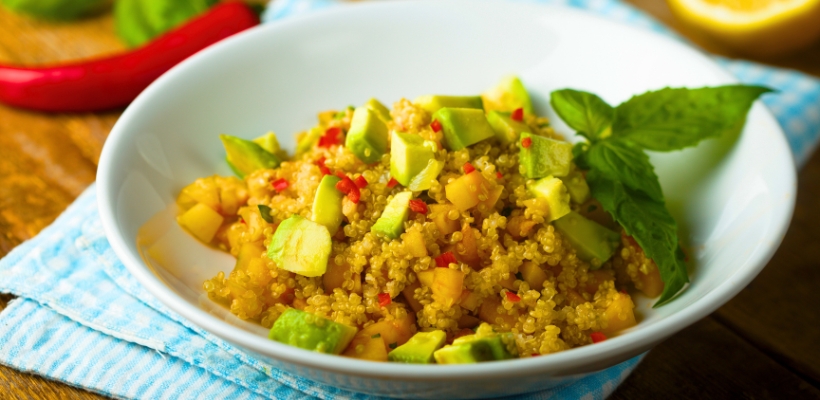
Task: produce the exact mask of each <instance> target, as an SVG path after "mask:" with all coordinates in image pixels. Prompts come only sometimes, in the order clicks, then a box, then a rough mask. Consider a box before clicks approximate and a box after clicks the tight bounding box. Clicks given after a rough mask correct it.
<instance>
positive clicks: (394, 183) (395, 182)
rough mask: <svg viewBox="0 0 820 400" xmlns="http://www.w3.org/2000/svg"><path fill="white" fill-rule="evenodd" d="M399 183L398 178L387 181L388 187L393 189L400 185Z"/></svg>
mask: <svg viewBox="0 0 820 400" xmlns="http://www.w3.org/2000/svg"><path fill="white" fill-rule="evenodd" d="M398 184H399V181H397V180H396V178H393V177H391V178H390V180H389V181H387V187H388V188H390V189H392V188H393V187H394V186H396V185H398Z"/></svg>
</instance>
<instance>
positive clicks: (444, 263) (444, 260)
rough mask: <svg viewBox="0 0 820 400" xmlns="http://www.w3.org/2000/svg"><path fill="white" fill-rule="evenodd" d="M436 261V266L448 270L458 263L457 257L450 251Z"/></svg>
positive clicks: (442, 254)
mask: <svg viewBox="0 0 820 400" xmlns="http://www.w3.org/2000/svg"><path fill="white" fill-rule="evenodd" d="M435 260H436V266H438V267H439V268H447V267H449V266H450V264H455V263H457V262H458V261H457V260H456V256H454V255H453V253H452V252H449V251H446V252H444V253H441V255H440V256H438V257H436V258H435Z"/></svg>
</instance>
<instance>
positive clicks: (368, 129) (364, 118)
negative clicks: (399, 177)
mask: <svg viewBox="0 0 820 400" xmlns="http://www.w3.org/2000/svg"><path fill="white" fill-rule="evenodd" d="M345 147H347V148H348V149H350V151H351V152H353V154H355V155H356V157H358V158H359V160H362V161H364V162H365V163H367V164H372V163H374V162H376V161H379V159H381V157H382V155H384V153H386V152H387V125H386V124H385V123H384V121H382V120H381V118H379V115H378V114H377V113H376V112H375V111H373V110H371V109H369V108H367V107H356V110H355V111H353V118H351V120H350V129H349V130H348V131H347V138H346V139H345Z"/></svg>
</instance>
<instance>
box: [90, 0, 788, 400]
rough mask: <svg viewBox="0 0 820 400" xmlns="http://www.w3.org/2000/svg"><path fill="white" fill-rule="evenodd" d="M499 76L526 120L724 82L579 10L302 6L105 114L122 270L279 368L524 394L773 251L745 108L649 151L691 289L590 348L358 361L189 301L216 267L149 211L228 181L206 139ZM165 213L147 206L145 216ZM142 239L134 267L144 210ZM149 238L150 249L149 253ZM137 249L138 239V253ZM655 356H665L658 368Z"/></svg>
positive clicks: (767, 117) (643, 336) (601, 354)
mask: <svg viewBox="0 0 820 400" xmlns="http://www.w3.org/2000/svg"><path fill="white" fill-rule="evenodd" d="M508 73H516V74H518V75H520V76H521V77H522V79H523V81H524V83H525V84H526V86H527V87H528V88H529V90H530V92H531V94H532V97H533V99H534V103H535V106H536V109H537V111H538V112H539V113H541V114H545V115H548V116H550V117H553V122H554V125H555V126H556V128H557V129H558V130H559V131H564V132H566V133H567V134H568V136H569V132H570V131H569V130H568V129H566V126H565V125H563V124H562V123H560V121H558V119H557V118H555V116H554V114H553V113H552V111H551V110H550V109H549V107H548V98H549V93H550V91H552V90H554V89H558V88H564V87H572V88H577V89H583V90H588V91H591V92H594V93H597V94H599V95H601V96H602V97H603V98H604V99H605V100H607V101H609V102H610V103H612V104H617V103H619V102H621V101H623V100H626V99H627V98H629V97H630V96H631V95H633V94H637V93H641V92H643V91H646V90H650V89H658V88H661V87H664V86H689V87H696V86H704V85H717V84H726V83H733V82H734V79H733V78H732V77H731V76H729V75H728V74H727V73H726V72H725V71H723V70H722V69H721V68H719V67H718V66H717V65H715V64H714V63H713V62H712V61H711V60H709V59H708V58H707V57H705V56H704V55H702V54H701V53H699V52H698V51H695V50H693V49H692V48H690V47H688V46H686V45H685V44H682V43H680V42H677V41H674V40H670V39H667V38H664V37H661V36H659V35H656V34H652V33H647V32H645V31H643V30H639V29H635V28H631V27H628V26H624V25H620V24H618V23H614V22H611V21H607V20H604V19H601V18H598V17H595V16H590V15H588V14H585V13H583V12H580V11H576V10H571V9H566V8H559V7H547V6H538V5H524V4H510V3H507V2H492V3H484V2H474V1H467V0H464V1H452V2H449V1H448V2H433V1H427V2H377V3H371V4H360V5H353V6H349V7H342V8H335V9H331V10H329V11H321V12H317V13H315V14H313V15H309V16H305V17H295V18H292V19H289V20H286V21H283V22H279V23H274V24H270V25H267V26H263V27H260V28H257V29H253V30H251V31H249V32H246V33H243V34H240V35H238V36H236V37H234V38H231V39H228V40H226V41H224V42H222V43H220V44H218V45H216V46H213V47H212V48H210V49H207V50H206V51H203V52H201V53H200V54H197V55H196V56H194V57H192V58H190V59H189V60H187V61H185V62H183V63H182V64H180V65H179V66H177V67H176V68H174V69H173V70H171V71H170V72H168V73H167V74H165V75H164V76H162V77H161V78H160V79H158V80H157V81H156V82H155V83H154V84H153V85H151V86H150V87H149V88H148V89H147V90H146V91H145V92H144V93H142V95H140V97H139V98H138V99H137V100H136V101H134V102H133V104H131V106H130V107H128V109H127V110H126V111H125V113H124V114H123V115H122V117H121V118H120V119H119V121H118V122H117V124H116V126H115V127H114V129H113V131H112V132H111V135H110V136H109V138H108V141H107V142H106V145H105V149H104V150H103V154H102V158H101V160H100V168H99V171H100V172H99V175H98V190H99V202H100V212H101V215H102V220H103V224H104V226H105V231H106V233H107V235H108V238H109V240H110V242H111V245H112V246H113V248H114V250H115V251H116V253H117V255H118V256H119V257H120V258H121V260H122V261H123V262H124V263H125V265H126V266H127V267H128V269H129V270H130V271H131V273H133V274H134V276H135V277H136V278H137V279H138V280H139V281H140V282H141V283H142V284H143V285H144V286H145V287H146V288H147V289H148V290H149V291H150V292H151V293H153V294H154V295H155V296H156V297H157V298H159V299H160V300H161V301H162V302H163V303H165V304H166V305H167V306H168V307H169V308H170V309H172V310H174V311H176V312H178V313H179V314H181V315H182V316H184V317H186V318H188V319H190V320H191V321H192V322H193V323H195V324H197V325H199V326H201V327H202V328H204V329H206V330H207V331H209V332H212V333H214V334H215V335H217V336H219V337H222V338H224V339H225V340H227V341H229V342H232V343H234V344H236V345H238V346H241V347H243V348H245V349H247V350H248V351H250V352H252V353H255V354H257V355H259V356H261V357H263V358H265V359H267V360H268V361H270V362H272V363H274V365H276V366H279V367H282V368H286V369H287V370H288V371H290V372H293V373H295V374H297V375H300V376H304V377H308V378H310V379H314V380H317V381H320V382H324V383H328V384H330V385H333V386H338V387H341V388H345V389H350V390H357V391H362V392H367V393H371V394H378V395H388V396H389V395H393V396H407V397H439V398H452V397H481V396H497V395H502V394H514V393H520V392H526V391H533V390H537V389H542V388H546V387H550V386H554V385H557V384H562V383H566V382H568V381H571V380H573V379H577V378H579V377H580V376H583V375H584V374H587V373H591V372H594V371H597V370H600V369H602V368H606V367H609V366H612V365H614V364H616V363H619V362H621V361H624V360H627V359H629V358H630V357H633V356H635V355H638V354H640V353H642V352H644V351H647V350H648V349H650V348H652V346H654V345H656V344H658V343H659V342H661V341H662V340H664V339H665V338H667V337H669V336H670V335H672V334H674V333H675V332H677V331H679V330H681V329H683V328H684V327H686V326H687V325H689V324H691V323H693V322H695V321H697V320H698V319H700V318H702V317H704V316H706V315H708V314H709V313H711V312H712V311H713V310H715V309H716V308H718V307H719V306H720V305H722V304H724V303H725V302H726V301H728V300H729V299H730V298H731V297H732V296H734V295H735V294H736V293H737V292H738V291H739V290H740V289H742V288H743V287H744V286H745V285H746V284H748V283H749V281H751V280H752V278H754V276H755V275H757V273H758V272H759V271H760V269H761V268H763V266H764V265H765V264H766V262H767V261H768V260H769V259H770V257H771V256H772V254H773V253H774V251H775V249H776V248H777V246H778V245H779V244H780V241H781V240H782V238H783V235H784V233H785V231H786V228H787V226H788V223H789V220H790V218H791V214H792V210H793V206H794V197H795V170H794V166H793V161H792V158H791V153H790V152H789V149H788V147H787V145H786V142H785V139H784V137H783V133H782V132H781V130H780V128H779V127H778V125H777V123H776V122H775V120H774V118H772V116H771V114H770V113H769V112H768V111H767V110H766V109H765V108H764V107H763V106H762V105H761V104H759V103H758V104H756V105H755V106H754V107H753V108H752V111H751V113H750V114H749V117H748V123H747V124H746V128H745V131H744V132H743V134H742V136H741V137H740V138H739V139H737V140H735V138H724V139H722V140H712V141H707V142H705V143H703V144H702V145H700V146H698V147H697V148H695V149H690V150H686V151H681V152H675V153H668V154H655V155H653V156H652V161H653V163H655V165H656V167H657V172H658V174H659V175H660V177H661V182H662V186H663V189H664V191H665V193H666V195H667V198H668V203H669V206H670V208H671V210H672V211H673V214H674V215H675V216H676V218H677V220H678V221H679V223H680V225H681V226H682V232H683V234H684V239H685V241H687V242H688V243H689V245H690V246H691V249H692V252H691V255H690V259H691V261H692V262H691V265H692V268H691V270H692V271H691V280H692V284H691V286H690V287H689V288H688V289H687V290H686V291H685V292H684V293H683V295H681V296H680V297H679V298H678V299H676V300H675V301H674V302H672V303H671V304H668V305H666V306H664V307H661V308H658V309H651V308H650V307H649V306H650V304H651V303H652V301H651V300H649V299H645V298H638V299H637V305H638V311H639V314H640V317H641V320H640V323H639V324H638V326H637V327H635V328H633V329H631V330H629V331H627V332H625V333H624V334H621V335H619V336H617V337H614V338H611V339H610V340H607V341H605V342H602V343H599V344H596V345H593V346H586V347H582V348H577V349H573V350H569V351H565V352H561V353H557V354H552V355H549V356H544V357H534V358H528V359H521V360H512V361H502V362H493V363H482V364H477V365H450V366H419V365H403V364H385V363H371V362H366V361H357V360H351V359H348V358H342V357H336V356H329V355H323V354H317V353H311V352H307V351H304V350H301V349H298V348H295V347H289V346H286V345H283V344H280V343H276V342H273V341H270V340H268V339H267V338H265V336H264V330H262V329H260V328H258V327H255V326H253V325H250V324H247V323H244V324H243V323H241V322H237V321H235V318H234V319H231V318H230V317H227V316H225V313H224V310H219V309H215V308H213V307H211V306H210V305H209V303H208V302H207V301H202V294H203V290H202V282H203V281H204V280H205V279H207V278H210V277H212V276H213V275H214V274H215V273H216V272H217V271H219V270H224V271H226V272H227V271H230V269H231V267H232V266H233V259H232V258H231V257H230V256H228V255H225V254H221V253H218V252H215V251H213V250H210V249H207V248H206V247H205V246H203V245H201V244H199V243H197V242H196V241H195V240H194V239H193V238H191V237H190V236H188V235H185V234H183V233H181V231H180V230H179V228H178V227H176V224H175V223H173V215H171V214H170V213H169V212H168V211H167V210H168V209H169V206H171V205H172V204H173V202H174V199H175V196H176V195H177V194H178V193H179V191H180V190H181V189H182V187H183V186H184V185H186V184H188V183H190V182H192V181H193V180H194V179H196V178H198V177H202V176H208V175H212V174H214V173H218V174H223V175H227V174H229V173H230V172H229V171H228V169H227V167H226V166H225V163H224V160H223V154H224V153H223V150H222V148H221V144H220V141H219V140H218V138H217V135H218V134H219V133H230V134H234V135H238V136H242V137H248V138H250V137H254V136H257V135H260V134H262V133H264V132H266V131H268V130H274V131H276V132H277V133H278V136H279V139H280V140H281V141H282V142H283V143H284V145H285V146H287V147H289V148H293V147H294V140H293V137H292V134H293V133H295V132H298V131H300V130H303V129H306V128H308V127H310V126H311V125H312V124H313V123H314V121H315V114H316V113H317V112H319V111H321V110H326V109H333V108H336V109H338V108H342V107H345V106H347V105H349V104H362V103H364V102H365V101H366V100H367V99H368V98H370V97H372V96H375V97H377V98H379V99H381V100H382V101H384V102H387V103H392V102H393V101H396V100H398V99H399V98H401V97H407V98H414V97H415V96H417V95H421V94H428V93H448V94H474V93H479V92H480V91H482V90H483V89H485V88H487V87H489V86H491V85H493V84H494V83H495V82H496V81H497V80H498V79H499V78H500V77H501V76H502V75H504V74H508ZM163 210H166V212H165V213H162V211H163ZM155 215H157V217H156V218H154V220H153V222H152V224H151V225H152V228H151V229H153V231H152V233H151V235H153V236H154V237H155V238H158V237H160V236H162V237H163V238H162V239H161V240H159V243H160V245H159V246H155V247H154V248H153V249H152V251H146V252H145V259H143V257H141V251H142V250H146V248H147V245H146V246H142V247H145V248H142V249H141V246H138V244H137V232H138V230H139V228H140V227H141V226H143V225H144V224H146V222H147V221H149V219H151V217H152V216H155ZM163 243H164V244H163ZM149 245H150V243H149ZM672 361H673V360H672Z"/></svg>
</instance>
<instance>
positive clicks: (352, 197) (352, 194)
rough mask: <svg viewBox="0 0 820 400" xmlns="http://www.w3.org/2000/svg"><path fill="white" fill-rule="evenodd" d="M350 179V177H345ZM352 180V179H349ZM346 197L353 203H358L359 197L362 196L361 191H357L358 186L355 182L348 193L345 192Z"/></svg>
mask: <svg viewBox="0 0 820 400" xmlns="http://www.w3.org/2000/svg"><path fill="white" fill-rule="evenodd" d="M347 179H348V180H350V178H347ZM351 182H353V181H351ZM347 198H348V199H350V201H352V202H353V204H359V199H361V198H362V192H361V191H359V187H358V186H356V184H355V183H354V184H353V187H352V188H351V189H350V193H348V194H347Z"/></svg>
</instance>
